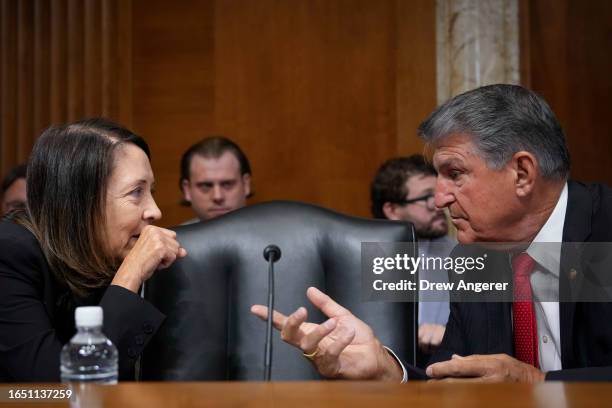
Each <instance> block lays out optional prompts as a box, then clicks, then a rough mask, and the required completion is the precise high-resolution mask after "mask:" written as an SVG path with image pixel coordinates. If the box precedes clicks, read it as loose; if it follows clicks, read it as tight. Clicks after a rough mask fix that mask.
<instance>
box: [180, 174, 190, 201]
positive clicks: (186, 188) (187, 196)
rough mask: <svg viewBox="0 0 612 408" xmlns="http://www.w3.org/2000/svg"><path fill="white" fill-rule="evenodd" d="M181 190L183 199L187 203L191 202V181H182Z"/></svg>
mask: <svg viewBox="0 0 612 408" xmlns="http://www.w3.org/2000/svg"><path fill="white" fill-rule="evenodd" d="M181 190H182V191H183V198H184V199H185V201H189V202H191V189H190V188H189V180H187V179H183V181H181Z"/></svg>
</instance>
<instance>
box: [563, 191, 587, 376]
mask: <svg viewBox="0 0 612 408" xmlns="http://www.w3.org/2000/svg"><path fill="white" fill-rule="evenodd" d="M592 208H593V199H592V197H591V195H590V193H589V191H588V190H587V189H586V188H585V187H584V186H582V185H580V184H578V183H575V182H572V181H570V182H568V200H567V210H566V213H565V223H564V225H563V242H564V245H563V246H562V250H561V267H560V271H559V299H575V298H576V296H578V294H579V293H580V288H581V287H582V281H583V278H584V275H583V274H582V273H581V272H582V271H581V269H580V268H581V265H580V252H581V248H582V245H581V243H583V242H585V241H587V239H588V237H589V235H590V234H591V211H592ZM568 243H570V244H568ZM575 314H576V302H559V318H560V331H561V363H562V365H563V368H571V367H574V366H575V362H574V361H573V357H572V356H573V355H574V353H573V349H574V343H573V337H574V336H573V331H574V319H575Z"/></svg>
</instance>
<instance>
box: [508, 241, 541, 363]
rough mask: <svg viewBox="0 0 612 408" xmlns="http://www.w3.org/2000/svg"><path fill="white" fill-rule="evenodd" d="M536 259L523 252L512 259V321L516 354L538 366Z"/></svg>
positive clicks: (517, 356)
mask: <svg viewBox="0 0 612 408" xmlns="http://www.w3.org/2000/svg"><path fill="white" fill-rule="evenodd" d="M534 265H535V261H534V260H533V258H531V257H530V256H529V255H528V254H526V253H522V254H519V255H517V256H515V257H514V258H513V259H512V270H513V272H514V302H513V303H512V323H513V327H514V333H513V335H514V356H515V357H516V358H517V359H519V360H521V361H523V362H525V363H527V364H531V365H532V366H534V367H536V368H537V367H538V365H539V364H538V325H537V323H536V316H535V310H534V309H533V297H532V294H531V282H530V281H529V277H530V276H531V273H532V272H533V267H534Z"/></svg>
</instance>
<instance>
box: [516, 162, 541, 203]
mask: <svg viewBox="0 0 612 408" xmlns="http://www.w3.org/2000/svg"><path fill="white" fill-rule="evenodd" d="M512 168H513V171H514V183H515V189H516V195H517V196H519V197H526V196H528V195H529V194H531V192H532V191H533V188H534V184H535V181H536V179H537V177H538V173H539V167H538V160H537V159H536V157H535V156H534V155H533V154H531V153H530V152H526V151H524V150H522V151H520V152H516V153H514V155H513V156H512Z"/></svg>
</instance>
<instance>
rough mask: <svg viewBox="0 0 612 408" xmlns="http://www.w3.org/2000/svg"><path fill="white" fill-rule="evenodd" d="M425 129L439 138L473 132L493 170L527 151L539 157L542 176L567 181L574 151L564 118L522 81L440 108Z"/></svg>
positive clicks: (428, 136) (425, 136)
mask: <svg viewBox="0 0 612 408" xmlns="http://www.w3.org/2000/svg"><path fill="white" fill-rule="evenodd" d="M419 134H420V136H421V137H422V138H423V139H424V140H425V141H426V142H427V143H430V144H431V143H435V142H436V141H437V140H440V139H443V138H445V137H447V136H450V135H452V134H468V135H470V136H471V137H472V141H473V143H474V145H475V146H476V149H478V151H479V152H480V154H481V155H482V158H483V159H484V160H485V161H486V163H487V166H488V167H490V168H492V169H500V168H501V167H502V166H504V165H505V164H506V163H507V162H508V160H510V159H511V158H512V156H513V155H514V153H516V152H518V151H521V150H525V151H528V152H530V153H532V154H533V155H534V156H535V157H536V158H537V160H538V165H539V168H540V171H541V172H542V175H543V176H544V177H546V178H548V179H552V180H565V179H567V177H568V175H569V170H570V156H569V152H568V150H567V146H566V144H565V136H564V135H563V130H562V129H561V125H560V124H559V121H558V120H557V118H556V117H555V114H554V113H553V112H552V110H551V109H550V107H549V106H548V104H547V103H546V101H544V99H542V98H541V97H540V96H538V95H537V94H535V93H534V92H532V91H530V90H528V89H525V88H523V87H521V86H518V85H507V84H498V85H489V86H483V87H480V88H477V89H474V90H472V91H469V92H465V93H463V94H461V95H458V96H455V97H454V98H452V99H450V100H449V101H447V102H446V103H444V104H443V105H442V106H440V107H439V108H438V109H436V110H435V111H434V112H433V113H432V114H431V115H430V116H429V117H428V118H427V119H426V120H425V121H424V122H423V123H421V125H420V126H419Z"/></svg>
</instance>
